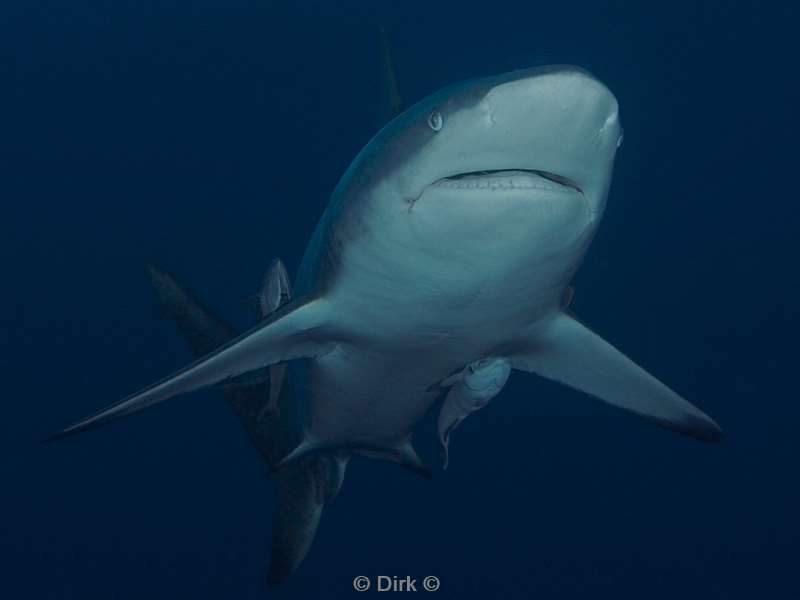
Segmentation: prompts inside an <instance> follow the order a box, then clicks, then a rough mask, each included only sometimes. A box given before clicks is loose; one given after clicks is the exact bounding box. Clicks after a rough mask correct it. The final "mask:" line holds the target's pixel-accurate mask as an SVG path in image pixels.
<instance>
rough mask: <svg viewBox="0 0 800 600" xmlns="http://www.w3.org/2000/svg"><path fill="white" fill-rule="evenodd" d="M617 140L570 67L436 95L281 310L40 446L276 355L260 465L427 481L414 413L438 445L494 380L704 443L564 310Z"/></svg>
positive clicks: (709, 430) (340, 215)
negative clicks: (543, 388) (289, 431)
mask: <svg viewBox="0 0 800 600" xmlns="http://www.w3.org/2000/svg"><path fill="white" fill-rule="evenodd" d="M621 138H622V129H621V127H620V121H619V109H618V105H617V101H616V99H615V97H614V96H613V94H612V93H611V92H610V91H609V90H608V88H607V87H606V86H605V85H603V84H602V83H601V82H600V81H598V80H597V79H596V78H595V77H593V76H592V75H590V74H589V73H588V72H586V71H584V70H582V69H580V68H577V67H572V66H548V67H538V68H533V69H526V70H521V71H515V72H512V73H507V74H503V75H499V76H494V77H488V78H483V79H475V80H470V81H467V82H463V83H460V84H456V85H453V86H451V87H448V88H445V89H444V90H442V91H440V92H438V93H436V94H434V95H432V96H430V97H429V98H427V99H425V100H423V101H421V102H419V103H418V104H416V105H414V106H412V107H411V108H409V109H408V110H406V111H405V112H403V113H402V114H401V115H399V116H398V117H397V118H395V119H394V120H392V121H391V122H390V123H389V124H387V125H386V126H385V127H384V128H383V129H381V131H379V132H378V133H377V134H376V135H375V137H374V138H373V139H372V140H371V141H370V142H369V143H368V144H367V146H366V147H365V148H364V149H363V150H362V151H361V152H360V153H359V154H358V156H357V157H356V158H355V160H354V161H353V163H352V164H351V166H350V167H349V168H348V170H347V171H346V172H345V174H344V176H343V177H342V179H341V181H340V182H339V184H338V186H337V187H336V189H335V191H334V192H333V195H332V198H331V201H330V203H329V205H328V207H327V209H326V210H325V212H324V214H323V215H322V218H321V220H320V222H319V224H318V226H317V228H316V230H315V232H314V234H313V236H312V238H311V241H310V243H309V245H308V247H307V250H306V252H305V255H304V258H303V260H302V263H301V266H300V270H299V273H298V275H297V278H296V281H295V292H296V294H297V296H296V297H295V298H294V299H293V300H292V301H291V302H288V303H287V304H285V305H283V306H282V307H280V308H279V309H278V310H276V311H275V312H273V313H271V314H270V315H269V316H267V318H265V319H264V320H263V321H262V322H261V323H259V324H258V325H257V326H256V327H254V328H253V329H251V330H249V331H248V332H246V333H244V334H242V335H240V336H238V337H236V338H234V339H232V340H230V341H228V342H226V343H224V344H222V345H221V346H220V347H218V348H217V349H215V350H213V351H211V352H209V353H208V354H207V355H205V356H203V357H202V358H200V359H198V360H197V361H195V362H194V363H192V364H190V365H188V366H187V367H185V368H183V369H181V370H179V371H177V372H176V373H173V374H172V375H170V376H168V377H166V378H165V379H163V380H161V381H159V382H157V383H155V384H153V385H151V386H149V387H146V388H144V389H143V390H141V391H139V392H137V393H135V394H133V395H131V396H128V397H127V398H124V399H123V400H122V401H120V402H118V403H116V404H114V405H112V406H110V407H108V408H105V409H103V410H101V411H100V412H98V413H96V414H94V415H92V416H90V417H88V418H85V419H83V420H81V421H79V422H77V423H76V424H74V425H72V426H70V427H68V428H66V429H64V430H63V431H61V432H59V433H57V434H55V437H62V436H67V435H70V434H74V433H78V432H80V431H84V430H87V429H90V428H93V427H97V426H100V425H103V424H105V423H108V422H110V421H112V420H114V419H117V418H120V417H123V416H126V415H130V414H132V413H135V412H137V411H139V410H141V409H143V408H146V407H148V406H152V405H154V404H157V403H160V402H163V401H165V400H167V399H169V398H172V397H174V396H176V395H179V394H184V393H187V392H191V391H194V390H198V389H201V388H205V387H208V386H214V385H219V384H224V382H226V381H236V380H237V379H238V378H241V377H242V376H246V375H247V374H248V373H251V372H253V371H258V370H263V369H265V368H268V367H271V366H273V365H277V364H279V363H284V362H288V361H292V362H291V364H290V369H289V370H290V374H291V380H292V382H293V384H294V388H295V391H296V393H297V397H298V402H299V403H300V405H301V406H302V407H303V410H304V413H305V417H304V428H303V431H302V437H301V439H300V440H299V441H298V443H297V445H296V446H295V448H294V449H293V450H292V451H291V452H289V453H288V454H287V455H286V456H285V457H284V458H283V459H281V460H280V461H279V463H278V465H277V468H279V469H280V468H288V467H289V466H290V465H293V464H298V463H299V461H302V460H304V459H306V458H308V457H313V456H333V455H335V456H338V457H349V456H352V455H362V456H368V457H373V458H380V459H387V460H390V461H394V462H397V463H399V464H401V465H403V466H405V467H407V468H409V469H411V470H413V471H415V472H417V473H420V474H422V475H426V476H427V475H429V471H428V469H427V468H426V467H425V465H424V464H423V463H422V461H421V459H420V458H419V456H418V455H417V453H416V452H415V451H414V448H413V446H412V442H411V436H412V432H413V429H414V427H415V425H416V424H417V422H418V421H419V420H420V418H421V417H422V416H423V415H424V414H425V413H426V412H427V411H428V410H429V409H430V408H431V407H432V406H433V405H434V403H435V402H437V401H438V400H439V399H440V398H441V397H442V396H444V399H443V402H442V408H441V416H440V421H439V434H440V438H441V441H442V444H443V446H444V447H445V448H446V445H447V443H448V441H449V436H450V433H451V432H452V430H453V428H454V427H455V426H456V425H457V424H458V423H459V422H461V420H463V419H464V418H465V417H466V416H468V415H469V414H470V413H471V412H473V411H474V410H477V409H479V408H480V407H481V406H484V405H485V404H486V403H487V402H489V401H491V399H492V398H494V397H495V396H496V395H497V394H498V393H499V392H500V391H501V389H502V388H503V386H504V384H505V382H506V381H507V380H508V378H509V376H510V374H511V373H513V372H514V371H522V372H526V373H534V374H537V375H539V376H542V377H544V378H547V379H551V380H554V381H558V382H560V383H563V384H565V385H567V386H569V387H572V388H575V389H577V390H580V391H582V392H585V393H587V394H590V395H592V396H595V397H597V398H599V399H600V400H603V401H605V402H607V403H610V404H612V405H615V406H618V407H620V408H623V409H625V410H627V411H630V412H633V413H635V414H638V415H640V416H643V417H645V418H647V419H650V420H653V421H655V422H656V423H658V424H660V425H662V426H664V427H667V428H670V429H673V430H675V431H677V432H680V433H682V434H685V435H688V436H691V437H693V438H696V439H699V440H703V441H718V440H719V439H720V437H721V430H720V428H719V426H718V425H717V424H716V423H715V422H714V421H713V420H712V419H711V418H710V417H708V416H707V415H706V414H704V413H703V412H702V411H700V410H699V409H698V408H696V407H695V406H693V405H692V404H690V403H689V402H687V401H686V400H684V399H683V398H682V397H681V396H679V395H678V394H677V393H675V392H674V391H672V390H671V389H669V388H668V387H667V386H666V385H664V384H663V383H661V382H660V381H659V380H658V379H656V378H655V377H653V376H652V375H650V374H649V373H647V372H646V371H645V370H643V369H642V368H641V367H639V366H637V365H636V364H635V363H634V362H633V361H631V360H630V359H628V358H627V357H626V356H625V355H624V354H622V353H621V352H620V351H619V350H617V349H616V348H615V347H614V346H612V345H611V344H610V343H608V342H606V341H605V340H603V339H602V338H601V337H600V336H598V335H597V334H596V333H594V332H593V331H591V330H590V329H589V328H588V327H586V326H585V325H583V324H582V323H581V322H579V321H578V320H577V319H575V318H573V317H572V316H571V314H570V312H569V311H568V310H566V307H565V303H564V298H565V296H568V295H569V293H570V292H569V283H570V281H571V279H572V277H573V275H574V274H575V272H576V270H577V269H578V266H579V264H580V262H581V259H582V258H583V256H584V254H585V253H586V251H587V249H588V247H589V245H590V242H591V240H592V238H593V236H594V234H595V232H596V230H597V227H598V225H599V223H600V220H601V217H602V215H603V211H604V207H605V204H606V198H607V194H608V190H609V186H610V183H611V176H612V170H613V164H614V157H615V154H616V151H617V148H618V146H619V145H620V142H621Z"/></svg>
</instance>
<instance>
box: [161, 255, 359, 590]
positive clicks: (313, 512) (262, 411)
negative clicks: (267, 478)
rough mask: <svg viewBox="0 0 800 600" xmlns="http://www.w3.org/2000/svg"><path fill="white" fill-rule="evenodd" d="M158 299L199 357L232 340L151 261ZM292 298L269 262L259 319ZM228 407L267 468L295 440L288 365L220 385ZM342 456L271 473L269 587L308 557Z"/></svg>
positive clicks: (279, 267)
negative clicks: (274, 501) (273, 492)
mask: <svg viewBox="0 0 800 600" xmlns="http://www.w3.org/2000/svg"><path fill="white" fill-rule="evenodd" d="M148 274H149V275H150V281H151V283H152V285H153V288H154V290H155V292H156V296H157V298H158V301H159V304H160V305H161V308H162V310H163V312H164V314H165V316H167V317H168V318H170V319H172V320H173V321H174V322H175V324H176V325H177V327H178V331H179V332H180V334H181V336H182V337H183V338H184V340H186V343H187V344H188V345H189V347H190V348H191V350H192V352H193V353H194V354H195V355H197V356H203V355H204V354H208V353H209V352H211V351H213V350H214V349H216V348H218V347H219V346H221V345H223V344H225V343H226V342H229V341H230V340H232V339H233V338H234V337H235V333H234V329H233V328H232V327H231V326H230V325H228V324H227V323H225V322H224V321H222V319H220V318H219V317H217V316H216V315H215V314H214V313H213V312H212V311H211V310H210V309H209V308H207V307H206V306H204V305H203V304H202V303H200V302H199V301H197V300H196V299H195V298H193V297H192V295H191V294H189V292H188V291H187V290H186V289H185V287H184V286H183V285H181V284H180V283H179V282H178V281H177V280H176V279H175V278H174V277H173V276H172V275H170V274H168V273H165V272H164V271H162V270H161V269H159V268H157V267H155V266H154V265H149V266H148ZM290 299H291V285H290V283H289V276H288V273H287V272H286V268H285V267H284V265H283V263H282V262H281V261H280V260H274V261H273V262H272V264H271V265H270V268H269V270H268V271H267V274H266V276H265V278H264V282H263V285H262V287H261V290H260V291H259V293H258V295H257V296H256V300H257V308H258V314H259V317H260V318H261V319H264V318H266V317H267V316H268V315H270V314H272V313H273V312H275V310H276V309H277V308H279V307H280V306H282V305H283V304H286V303H287V302H288V301H289V300H290ZM224 396H225V400H226V402H227V403H228V405H229V406H230V407H231V409H232V410H233V412H234V413H235V414H236V416H237V418H238V419H239V422H240V423H241V425H242V427H243V428H244V430H245V432H246V433H247V435H248V437H249V438H250V441H251V442H252V444H253V446H254V447H255V448H256V450H258V452H259V454H260V455H261V457H262V458H263V459H264V461H265V462H266V463H267V465H268V467H269V468H270V470H272V469H273V468H274V466H275V464H276V463H277V462H278V461H279V460H280V459H281V458H282V457H284V456H285V455H286V453H287V452H288V451H289V450H291V449H292V448H293V447H294V445H295V444H296V443H297V441H298V440H299V437H298V431H297V427H296V423H297V414H296V413H297V410H296V408H297V407H296V402H295V399H294V397H293V395H292V392H291V389H290V386H288V385H286V382H285V365H283V364H278V365H273V366H271V367H269V369H268V371H267V374H266V377H262V378H260V380H258V381H255V382H253V383H243V384H240V385H228V386H225V387H224ZM345 467H346V457H338V456H323V455H317V456H309V457H306V458H305V459H304V460H301V461H298V462H297V463H296V464H293V465H289V466H288V467H286V468H285V469H281V470H280V471H277V472H275V474H274V476H275V481H276V486H277V496H278V498H277V508H276V510H275V513H274V515H273V519H272V553H271V559H270V564H269V570H268V575H267V581H268V583H269V584H277V583H280V582H281V581H283V580H284V579H285V578H286V577H287V576H289V575H290V574H291V573H292V572H294V570H295V569H296V568H297V565H299V564H300V562H301V561H302V560H303V558H305V556H306V554H307V553H308V550H309V548H310V547H311V543H312V542H313V540H314V535H315V534H316V531H317V527H318V525H319V521H320V518H321V517H322V510H323V507H324V504H325V502H326V501H328V500H330V499H332V498H333V497H334V496H335V495H336V494H337V493H338V491H339V488H340V486H341V483H342V480H343V478H344V470H345Z"/></svg>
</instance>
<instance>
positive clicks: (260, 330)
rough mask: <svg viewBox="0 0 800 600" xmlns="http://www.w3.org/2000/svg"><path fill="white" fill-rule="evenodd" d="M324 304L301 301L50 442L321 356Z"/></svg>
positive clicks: (328, 342)
mask: <svg viewBox="0 0 800 600" xmlns="http://www.w3.org/2000/svg"><path fill="white" fill-rule="evenodd" d="M325 315H326V304H325V300H323V299H318V298H311V299H306V300H302V299H301V300H298V301H297V302H294V303H291V304H288V305H286V306H285V307H284V308H282V309H280V310H278V311H277V312H275V313H273V314H272V315H270V317H269V318H267V319H265V320H264V321H263V322H262V323H260V324H259V325H257V326H256V327H254V328H253V329H251V330H250V331H248V332H246V333H244V334H242V335H240V336H239V337H237V338H234V339H233V340H231V341H230V342H228V343H226V344H224V345H223V346H221V347H219V348H218V349H216V350H214V351H213V352H211V353H210V354H207V355H206V356H204V357H203V358H201V359H199V360H197V361H195V362H194V363H192V364H190V365H189V366H188V367H185V368H184V369H181V370H180V371H178V372H176V373H173V374H172V375H170V376H169V377H167V378H166V379H162V380H161V381H159V382H157V383H155V384H153V385H151V386H149V387H146V388H145V389H143V390H141V391H140V392H137V393H136V394H133V395H132V396H129V397H127V398H125V399H124V400H122V401H120V402H118V403H117V404H114V405H112V406H110V407H108V408H106V409H103V410H101V411H100V412H98V413H96V414H95V415H92V416H90V417H88V418H86V419H83V420H81V421H79V422H78V423H76V424H74V425H72V426H70V427H67V428H66V429H64V430H62V431H60V432H58V433H56V434H54V435H53V436H51V439H54V438H60V437H64V436H67V435H71V434H74V433H78V432H80V431H84V430H86V429H90V428H94V427H98V426H100V425H103V424H105V423H107V422H109V421H112V420H114V419H117V418H119V417H123V416H126V415H129V414H132V413H134V412H137V411H139V410H142V409H143V408H146V407H148V406H151V405H153V404H157V403H159V402H163V401H164V400H168V399H169V398H172V397H173V396H177V395H179V394H185V393H187V392H192V391H195V390H199V389H201V388H204V387H208V386H212V385H215V384H219V383H221V382H223V381H225V380H226V379H229V378H233V377H236V376H237V375H241V374H243V373H247V372H249V371H252V370H255V369H259V368H262V367H266V366H269V365H273V364H275V363H278V362H282V361H287V360H292V359H295V358H302V357H309V356H318V355H320V354H323V353H324V352H326V351H327V350H328V349H329V348H330V347H331V346H332V343H333V342H332V341H331V340H330V339H328V338H326V333H325V329H326V327H325V326H326V316H325Z"/></svg>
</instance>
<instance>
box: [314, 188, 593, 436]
mask: <svg viewBox="0 0 800 600" xmlns="http://www.w3.org/2000/svg"><path fill="white" fill-rule="evenodd" d="M456 191H457V192H458V193H454V190H448V189H437V190H434V191H433V193H431V194H426V195H423V197H422V198H420V199H419V200H418V201H417V202H416V203H414V205H413V206H409V205H408V204H406V203H402V202H392V201H391V198H388V199H386V200H385V201H383V202H370V203H368V205H369V206H373V207H374V206H378V207H381V209H380V210H377V211H374V210H373V211H372V212H355V211H353V212H351V213H350V214H346V213H345V214H344V215H341V216H340V219H339V220H338V222H336V223H335V227H336V228H335V229H334V230H333V231H329V232H326V233H325V235H324V236H322V239H325V240H327V242H328V243H327V245H324V246H323V245H319V246H317V247H318V248H320V249H322V250H323V251H322V252H320V253H319V255H318V256H308V255H307V256H306V259H307V260H306V261H304V263H305V264H304V267H305V268H306V269H308V267H309V265H313V264H314V263H315V261H319V260H320V257H326V258H327V259H328V261H329V262H328V263H327V264H328V265H330V268H331V269H332V272H324V270H323V271H322V273H323V277H322V279H324V280H326V281H328V282H329V285H328V288H327V290H326V295H327V296H328V297H329V298H330V299H331V302H332V304H334V305H335V306H336V307H337V314H336V318H335V320H336V322H337V323H339V324H340V326H342V330H343V331H345V332H347V334H346V335H345V336H343V340H342V341H341V342H340V343H339V344H337V346H336V347H335V348H334V349H333V350H331V351H330V352H328V353H327V354H325V355H323V356H321V357H317V358H315V359H313V360H312V361H310V365H309V366H308V368H307V369H304V370H303V371H302V373H303V375H302V376H303V379H304V381H302V382H299V383H298V387H301V388H303V389H305V390H307V395H306V398H305V401H306V403H307V415H308V422H307V436H308V437H309V438H310V439H312V440H313V441H314V442H317V443H321V444H324V445H332V446H336V445H338V444H344V443H345V442H349V443H363V444H368V445H376V446H382V445H391V444H393V443H398V442H400V441H402V440H403V439H406V438H407V437H408V436H409V435H410V433H411V430H412V429H413V427H414V425H415V424H416V423H417V421H418V420H419V419H420V418H421V417H422V416H423V415H424V414H425V413H426V412H427V411H428V410H429V409H430V407H431V405H432V404H433V403H434V402H435V401H436V399H437V397H438V394H437V393H436V392H431V391H428V389H429V388H430V387H431V386H433V385H435V384H437V383H438V382H439V381H441V380H442V379H444V378H446V377H447V376H448V375H451V374H452V373H453V372H454V371H457V370H460V369H462V368H463V367H464V366H465V365H467V364H469V363H471V362H473V361H475V360H478V359H481V358H484V357H486V356H493V355H503V354H504V353H506V352H507V351H510V350H513V348H511V346H513V339H514V336H515V335H516V332H518V331H519V330H520V329H521V328H530V327H535V326H536V324H537V323H540V322H546V321H547V319H548V318H549V317H551V316H553V315H555V314H556V313H557V311H558V309H559V302H560V298H561V296H562V294H563V290H564V288H565V287H566V285H567V284H568V282H569V279H570V278H571V277H572V275H573V273H574V271H575V269H576V268H577V265H578V263H579V261H580V258H581V256H582V255H583V253H584V252H585V250H586V247H587V245H588V243H589V240H590V238H591V233H592V232H593V225H594V223H593V219H592V216H591V213H590V211H589V209H588V207H587V204H586V202H585V200H584V199H583V197H582V196H581V194H579V193H578V192H575V191H572V190H570V191H569V193H565V192H564V190H561V189H556V188H552V189H543V190H536V191H534V192H531V191H530V190H527V191H526V192H525V193H524V194H514V193H505V194H503V193H499V192H497V193H495V192H490V191H486V192H485V194H484V195H483V196H482V197H481V200H482V201H471V202H468V203H465V202H464V195H463V193H461V192H460V191H459V190H456ZM479 195H480V194H479ZM491 202H503V203H505V207H504V209H503V210H501V211H497V210H496V205H495V206H494V207H492V210H487V209H486V207H487V206H491ZM353 204H356V205H359V204H360V205H362V206H363V205H364V204H367V203H358V202H355V203H353ZM536 214H545V215H546V216H547V218H546V219H544V222H546V225H547V226H546V227H543V228H541V229H537V228H536V227H531V225H530V224H531V222H532V221H534V220H533V219H532V218H531V217H532V216H535V215H536ZM534 222H535V221H534ZM334 249H335V250H334ZM330 257H333V260H330ZM301 271H302V269H301Z"/></svg>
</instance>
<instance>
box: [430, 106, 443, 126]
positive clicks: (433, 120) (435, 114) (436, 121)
mask: <svg viewBox="0 0 800 600" xmlns="http://www.w3.org/2000/svg"><path fill="white" fill-rule="evenodd" d="M443 124H444V121H443V120H442V114H441V113H440V112H439V111H438V110H436V109H435V108H434V109H433V110H432V111H431V114H429V115H428V127H430V128H431V129H433V130H434V131H439V130H440V129H441V128H442V125H443Z"/></svg>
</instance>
